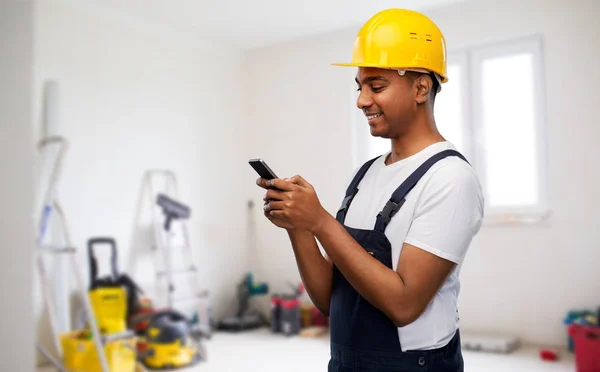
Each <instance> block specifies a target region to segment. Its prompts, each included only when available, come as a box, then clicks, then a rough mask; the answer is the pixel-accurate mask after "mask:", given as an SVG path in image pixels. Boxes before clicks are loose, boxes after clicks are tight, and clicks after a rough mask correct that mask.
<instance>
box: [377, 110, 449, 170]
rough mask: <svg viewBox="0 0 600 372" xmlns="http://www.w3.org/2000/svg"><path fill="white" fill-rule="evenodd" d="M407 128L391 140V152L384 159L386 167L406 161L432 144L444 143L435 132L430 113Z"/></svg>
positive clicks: (433, 120) (435, 128) (436, 131)
mask: <svg viewBox="0 0 600 372" xmlns="http://www.w3.org/2000/svg"><path fill="white" fill-rule="evenodd" d="M408 128H409V129H408V130H407V131H405V132H404V133H402V134H400V135H398V136H396V137H393V138H391V141H392V149H391V150H392V152H391V153H390V155H389V156H388V158H387V159H386V164H387V165H390V164H392V163H395V162H397V161H400V160H402V159H406V158H408V157H410V156H412V155H414V154H416V153H418V152H419V151H422V150H423V149H425V148H427V147H428V146H431V145H433V144H434V143H438V142H443V141H445V139H444V137H442V135H441V134H440V133H439V132H438V130H437V127H436V124H435V119H434V118H433V114H432V113H427V114H426V115H422V116H421V117H420V118H417V120H415V121H414V122H413V123H412V124H411V125H409V126H408Z"/></svg>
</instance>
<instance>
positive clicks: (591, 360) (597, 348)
mask: <svg viewBox="0 0 600 372" xmlns="http://www.w3.org/2000/svg"><path fill="white" fill-rule="evenodd" d="M569 335H570V336H571V337H572V338H573V344H574V345H575V365H576V366H577V372H600V327H594V326H586V325H579V324H571V325H570V326H569Z"/></svg>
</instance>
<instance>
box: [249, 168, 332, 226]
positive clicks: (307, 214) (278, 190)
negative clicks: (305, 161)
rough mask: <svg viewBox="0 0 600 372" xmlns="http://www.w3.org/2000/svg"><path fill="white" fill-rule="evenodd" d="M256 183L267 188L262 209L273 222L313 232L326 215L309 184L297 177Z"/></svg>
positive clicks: (260, 180) (261, 180)
mask: <svg viewBox="0 0 600 372" xmlns="http://www.w3.org/2000/svg"><path fill="white" fill-rule="evenodd" d="M257 183H258V184H259V185H261V186H263V187H264V188H266V189H267V193H266V195H265V197H264V200H265V207H264V210H265V215H267V214H268V215H269V216H270V217H269V219H270V220H271V221H272V222H273V223H275V222H277V223H279V224H285V225H286V226H292V227H293V228H297V229H302V230H307V231H311V232H313V231H314V230H315V229H317V228H318V227H319V226H320V225H321V224H322V223H323V221H324V220H325V217H326V216H327V215H328V214H327V211H325V209H324V208H323V207H322V206H321V203H320V202H319V198H318V197H317V193H316V192H315V190H314V188H313V187H312V185H311V184H310V183H308V182H307V181H306V180H304V179H303V178H302V177H300V176H294V177H292V178H289V179H272V180H268V181H267V180H263V179H259V180H258V181H257Z"/></svg>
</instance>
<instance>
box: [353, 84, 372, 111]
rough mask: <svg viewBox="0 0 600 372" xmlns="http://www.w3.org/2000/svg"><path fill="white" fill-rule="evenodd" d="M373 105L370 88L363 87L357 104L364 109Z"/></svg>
mask: <svg viewBox="0 0 600 372" xmlns="http://www.w3.org/2000/svg"><path fill="white" fill-rule="evenodd" d="M372 105H373V98H371V95H370V93H369V92H368V89H361V91H360V93H359V95H358V98H357V99H356V106H357V107H358V108H359V109H361V110H364V109H365V108H366V107H370V106H372Z"/></svg>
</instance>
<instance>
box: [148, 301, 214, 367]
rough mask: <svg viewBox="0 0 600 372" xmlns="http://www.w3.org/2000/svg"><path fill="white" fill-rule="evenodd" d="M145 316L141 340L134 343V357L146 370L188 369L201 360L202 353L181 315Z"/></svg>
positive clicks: (171, 312)
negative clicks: (145, 324)
mask: <svg viewBox="0 0 600 372" xmlns="http://www.w3.org/2000/svg"><path fill="white" fill-rule="evenodd" d="M149 316H150V322H149V324H148V328H147V329H146V334H145V340H144V341H142V342H140V343H138V355H139V357H138V358H139V360H140V361H141V362H142V363H143V364H144V366H146V368H148V369H164V368H179V367H189V366H192V365H195V364H197V363H198V362H200V361H201V360H202V359H203V356H204V353H203V350H202V348H201V347H200V344H199V343H197V342H195V339H196V334H195V333H194V332H193V330H192V328H191V326H190V323H189V321H188V320H187V318H186V317H185V316H183V315H182V314H180V313H179V312H177V311H174V310H164V311H160V312H157V313H154V314H152V315H149ZM144 319H145V318H142V319H140V320H139V321H142V320H144Z"/></svg>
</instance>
